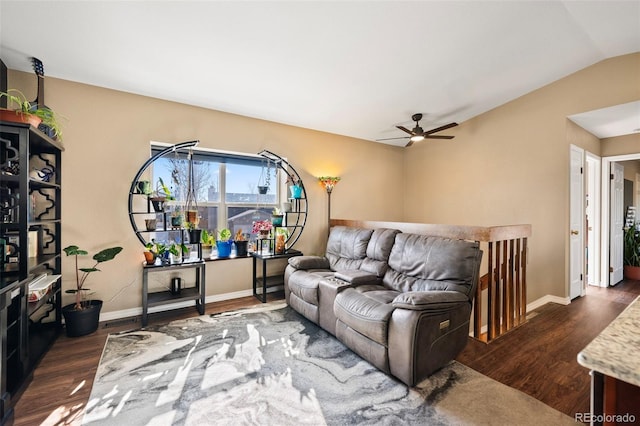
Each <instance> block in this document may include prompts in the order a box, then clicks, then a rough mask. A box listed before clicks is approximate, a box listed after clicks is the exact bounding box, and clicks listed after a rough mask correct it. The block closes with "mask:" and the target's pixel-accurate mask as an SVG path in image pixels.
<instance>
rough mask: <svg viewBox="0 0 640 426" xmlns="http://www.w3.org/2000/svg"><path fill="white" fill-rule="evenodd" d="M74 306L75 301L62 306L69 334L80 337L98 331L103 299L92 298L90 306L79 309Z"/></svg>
mask: <svg viewBox="0 0 640 426" xmlns="http://www.w3.org/2000/svg"><path fill="white" fill-rule="evenodd" d="M74 306H75V303H72V304H70V305H67V306H64V307H63V308H62V315H63V316H64V323H65V328H66V331H67V336H69V337H80V336H85V335H87V334H90V333H93V332H94V331H96V330H97V329H98V324H99V321H100V310H101V309H102V300H91V301H89V306H87V307H86V308H85V309H81V310H79V311H78V310H76V309H74Z"/></svg>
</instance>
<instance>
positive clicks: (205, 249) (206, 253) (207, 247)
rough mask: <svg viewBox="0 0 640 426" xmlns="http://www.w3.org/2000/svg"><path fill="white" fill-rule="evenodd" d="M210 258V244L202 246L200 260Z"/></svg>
mask: <svg viewBox="0 0 640 426" xmlns="http://www.w3.org/2000/svg"><path fill="white" fill-rule="evenodd" d="M210 257H211V244H203V245H202V258H203V259H208V258H210Z"/></svg>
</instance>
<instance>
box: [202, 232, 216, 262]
mask: <svg viewBox="0 0 640 426" xmlns="http://www.w3.org/2000/svg"><path fill="white" fill-rule="evenodd" d="M200 241H201V242H202V257H211V250H212V247H213V244H215V242H216V236H215V234H214V233H213V232H211V233H210V232H209V231H207V230H206V229H203V230H202V236H201V239H200Z"/></svg>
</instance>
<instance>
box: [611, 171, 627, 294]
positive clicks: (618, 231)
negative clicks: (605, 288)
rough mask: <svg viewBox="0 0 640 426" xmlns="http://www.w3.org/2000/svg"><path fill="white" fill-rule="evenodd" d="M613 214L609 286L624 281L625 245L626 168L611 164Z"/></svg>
mask: <svg viewBox="0 0 640 426" xmlns="http://www.w3.org/2000/svg"><path fill="white" fill-rule="evenodd" d="M611 176H612V178H611V213H610V222H611V230H610V240H609V247H610V255H609V271H610V272H611V274H610V276H609V285H615V284H617V283H619V282H620V281H622V275H623V274H622V261H623V258H622V256H623V253H622V250H623V244H624V166H622V165H621V164H620V163H611Z"/></svg>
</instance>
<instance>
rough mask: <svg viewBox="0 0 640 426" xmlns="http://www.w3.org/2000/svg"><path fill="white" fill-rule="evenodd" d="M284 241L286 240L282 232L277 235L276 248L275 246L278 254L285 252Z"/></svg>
mask: <svg viewBox="0 0 640 426" xmlns="http://www.w3.org/2000/svg"><path fill="white" fill-rule="evenodd" d="M284 241H285V238H284V235H282V234H279V235H276V248H275V252H276V254H283V253H284V249H285V245H284Z"/></svg>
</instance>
